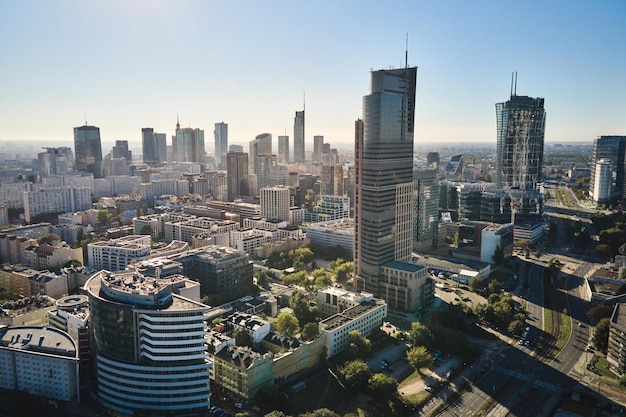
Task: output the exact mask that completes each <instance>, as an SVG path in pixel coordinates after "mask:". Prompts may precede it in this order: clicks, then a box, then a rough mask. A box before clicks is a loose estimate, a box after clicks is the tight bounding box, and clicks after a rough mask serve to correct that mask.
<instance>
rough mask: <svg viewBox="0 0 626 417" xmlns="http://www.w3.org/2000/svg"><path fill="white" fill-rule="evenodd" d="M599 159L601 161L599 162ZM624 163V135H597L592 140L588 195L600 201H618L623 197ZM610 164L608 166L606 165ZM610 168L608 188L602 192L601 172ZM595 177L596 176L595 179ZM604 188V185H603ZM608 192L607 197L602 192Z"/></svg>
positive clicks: (625, 139)
mask: <svg viewBox="0 0 626 417" xmlns="http://www.w3.org/2000/svg"><path fill="white" fill-rule="evenodd" d="M600 161H602V163H601V164H599V163H600ZM625 163H626V136H599V137H597V138H596V139H595V140H594V141H593V155H592V157H591V178H590V181H589V186H590V189H589V195H590V196H591V198H592V199H593V200H594V201H596V202H600V203H607V202H609V201H613V202H616V201H620V200H622V199H623V198H624V195H626V194H625V193H624V187H625V186H626V183H625V182H626V181H625V179H626V175H624V174H625V169H624V164H625ZM606 164H610V168H608V167H606ZM607 169H610V171H611V174H610V175H611V180H610V185H609V187H608V188H609V189H608V190H605V191H606V192H604V193H603V192H602V190H601V189H600V188H602V187H600V185H601V184H602V183H603V182H604V181H600V178H599V177H601V176H602V175H601V172H602V171H606V170H607ZM596 178H598V179H597V180H596ZM604 188H606V187H604ZM607 193H608V194H609V197H608V198H607V199H605V198H603V197H605V195H604V194H607Z"/></svg>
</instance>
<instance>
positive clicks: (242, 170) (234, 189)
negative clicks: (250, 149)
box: [226, 152, 250, 201]
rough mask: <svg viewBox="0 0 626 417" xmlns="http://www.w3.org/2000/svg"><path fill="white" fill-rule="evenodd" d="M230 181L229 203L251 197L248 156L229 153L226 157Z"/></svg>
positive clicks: (241, 153)
mask: <svg viewBox="0 0 626 417" xmlns="http://www.w3.org/2000/svg"><path fill="white" fill-rule="evenodd" d="M226 163H227V165H226V171H227V174H226V176H227V179H228V201H234V200H235V199H236V198H241V197H244V196H249V195H250V188H249V185H248V154H247V153H243V152H228V154H227V155H226Z"/></svg>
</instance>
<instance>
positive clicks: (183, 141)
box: [172, 123, 206, 165]
mask: <svg viewBox="0 0 626 417" xmlns="http://www.w3.org/2000/svg"><path fill="white" fill-rule="evenodd" d="M176 126H177V128H176V140H175V142H176V147H175V153H176V161H178V162H195V163H198V164H202V165H204V164H205V162H206V154H205V152H204V130H201V129H192V128H191V127H185V128H182V129H181V128H180V125H179V124H178V123H177V124H176ZM172 145H173V144H172Z"/></svg>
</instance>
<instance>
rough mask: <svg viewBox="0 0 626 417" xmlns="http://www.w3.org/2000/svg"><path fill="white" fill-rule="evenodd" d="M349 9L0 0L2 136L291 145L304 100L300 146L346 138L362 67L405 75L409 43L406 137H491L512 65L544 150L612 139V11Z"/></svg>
mask: <svg viewBox="0 0 626 417" xmlns="http://www.w3.org/2000/svg"><path fill="white" fill-rule="evenodd" d="M356 5H357V3H354V4H349V3H342V4H334V3H330V2H316V3H310V4H309V3H307V4H299V5H291V6H290V7H289V8H286V7H284V6H282V5H280V4H279V3H277V2H264V3H255V2H246V3H245V5H242V4H229V3H225V4H222V3H218V2H199V1H186V2H173V1H153V2H133V3H126V2H113V3H111V2H100V1H96V2H90V3H88V4H83V3H79V2H75V1H66V2H51V1H40V2H33V3H26V4H24V3H7V4H5V5H3V6H4V7H3V13H2V16H1V17H0V21H1V22H2V28H1V29H0V31H1V32H0V33H1V34H2V37H1V38H2V39H3V40H4V42H3V43H2V51H3V53H4V56H5V57H7V62H11V65H5V66H3V67H2V69H0V77H2V79H3V80H4V81H5V82H4V86H3V90H4V94H3V95H2V98H0V126H2V129H0V140H2V141H7V140H21V141H28V140H52V141H55V140H59V141H67V140H71V138H72V128H73V127H75V126H80V125H83V124H85V122H87V124H90V125H94V126H98V127H100V129H101V134H102V141H103V142H112V141H115V140H128V141H129V142H138V141H140V140H141V128H142V127H146V126H150V127H153V128H154V129H155V131H158V132H164V133H165V134H166V135H167V136H168V137H170V136H171V135H172V134H174V133H175V132H174V128H175V122H176V115H177V114H179V115H180V120H181V125H183V127H187V126H193V127H197V128H199V129H202V130H205V131H208V132H210V131H211V130H213V126H214V124H215V123H217V122H220V121H223V122H225V123H228V125H229V142H230V143H247V142H249V141H250V140H252V139H254V137H255V136H256V135H258V134H259V133H261V132H268V133H271V134H272V135H274V136H279V135H283V134H285V132H286V134H287V135H289V136H292V134H293V132H292V123H293V115H294V114H295V111H299V110H302V109H303V108H304V106H306V113H307V114H306V119H307V120H306V134H307V137H306V145H305V146H306V149H307V152H310V151H311V150H312V143H313V136H315V135H322V136H324V137H325V140H326V141H327V142H329V143H332V144H336V145H337V146H342V145H346V144H349V143H351V142H352V138H353V135H354V130H353V129H354V126H353V122H354V120H355V119H356V118H359V117H362V115H361V114H360V112H361V110H360V107H361V102H360V98H361V97H362V96H363V94H365V93H366V92H367V78H366V76H367V73H368V70H370V69H372V70H376V69H386V68H389V67H395V68H401V67H403V66H404V65H405V64H406V63H405V62H404V57H405V55H404V50H405V41H406V36H407V34H408V50H409V54H408V64H409V65H415V66H418V67H419V68H420V71H419V74H420V75H419V76H418V81H417V96H418V99H417V102H416V120H415V130H416V132H415V138H416V144H418V143H421V142H493V143H495V141H496V120H495V117H494V114H493V105H494V104H495V103H496V102H499V101H501V100H502V98H503V97H504V96H506V94H507V93H508V90H509V82H510V76H511V72H513V71H517V72H518V74H519V82H518V85H517V91H518V94H519V95H528V96H531V97H542V98H545V99H546V100H547V101H546V102H547V103H548V105H547V107H546V111H547V112H548V113H549V114H550V117H549V121H548V124H547V128H546V137H545V140H546V141H547V142H554V141H563V142H573V141H590V142H591V141H593V139H594V138H596V137H597V136H600V135H618V134H624V131H625V130H626V125H625V124H626V123H625V122H624V114H626V104H625V103H624V101H623V100H622V97H623V96H624V94H626V81H624V78H623V77H622V76H621V75H620V74H622V73H623V71H624V68H625V67H626V57H625V56H624V54H622V53H620V51H621V49H622V45H621V41H622V39H624V38H626V26H625V25H623V24H622V23H621V18H622V17H623V16H624V15H626V4H625V3H623V2H618V1H607V2H603V3H600V4H595V3H587V2H568V3H565V2H554V3H550V4H545V3H541V2H538V1H531V2H525V3H518V4H515V5H511V4H500V3H493V4H481V5H478V6H477V5H476V4H470V3H465V2H460V1H452V2H447V3H442V4H432V2H423V1H419V2H407V1H395V2H392V3H391V4H389V5H385V7H384V8H382V7H381V6H380V4H377V3H373V2H365V3H358V6H359V7H355V6H356ZM375 5H376V12H375V13H374V12H372V10H373V7H374V6H375ZM566 6H567V7H566ZM398 10H401V11H402V12H401V13H399V12H398ZM180 22H185V25H184V27H183V26H181V25H180ZM520 28H522V29H520ZM147 61H152V62H151V63H150V65H147ZM581 103H583V104H584V105H581ZM291 140H293V138H291ZM212 148H213V145H212V141H210V145H209V147H208V149H207V151H210V150H212ZM103 151H104V150H103Z"/></svg>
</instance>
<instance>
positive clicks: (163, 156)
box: [141, 127, 167, 166]
mask: <svg viewBox="0 0 626 417" xmlns="http://www.w3.org/2000/svg"><path fill="white" fill-rule="evenodd" d="M141 150H142V152H143V162H144V163H145V164H148V165H151V166H158V165H161V164H163V163H165V162H166V161H167V143H166V140H165V133H155V132H154V129H153V128H151V127H144V128H142V129H141Z"/></svg>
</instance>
